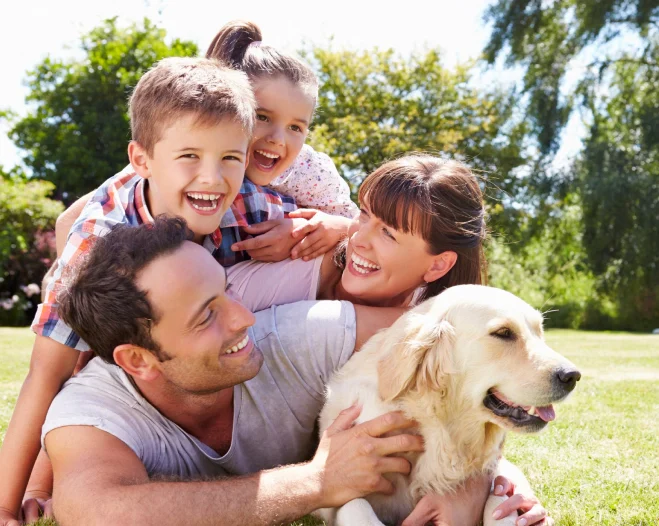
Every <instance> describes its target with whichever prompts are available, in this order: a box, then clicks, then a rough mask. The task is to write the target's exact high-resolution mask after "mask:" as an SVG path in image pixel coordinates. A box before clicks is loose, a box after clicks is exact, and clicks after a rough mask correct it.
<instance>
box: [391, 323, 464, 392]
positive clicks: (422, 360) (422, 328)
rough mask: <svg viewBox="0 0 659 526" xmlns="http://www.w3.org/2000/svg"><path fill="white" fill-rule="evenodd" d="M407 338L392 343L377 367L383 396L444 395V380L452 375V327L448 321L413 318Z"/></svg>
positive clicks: (407, 329) (407, 328) (408, 326)
mask: <svg viewBox="0 0 659 526" xmlns="http://www.w3.org/2000/svg"><path fill="white" fill-rule="evenodd" d="M405 332H406V334H407V336H406V337H405V338H404V339H403V340H402V341H398V342H392V345H391V346H390V348H389V349H386V350H385V353H384V356H383V358H382V359H381V360H380V362H379V363H378V377H379V390H380V396H381V397H382V399H383V400H394V399H395V398H397V397H399V396H400V395H402V394H403V393H405V392H407V391H409V390H412V389H419V390H431V391H442V390H444V389H445V386H444V382H443V379H444V377H445V376H446V375H447V374H450V373H451V372H453V361H452V359H451V349H452V347H453V339H454V330H453V326H452V325H451V324H450V323H449V322H448V321H446V320H440V321H435V322H432V323H429V320H428V317H427V316H424V315H412V316H410V321H409V323H408V325H407V326H406V331H405Z"/></svg>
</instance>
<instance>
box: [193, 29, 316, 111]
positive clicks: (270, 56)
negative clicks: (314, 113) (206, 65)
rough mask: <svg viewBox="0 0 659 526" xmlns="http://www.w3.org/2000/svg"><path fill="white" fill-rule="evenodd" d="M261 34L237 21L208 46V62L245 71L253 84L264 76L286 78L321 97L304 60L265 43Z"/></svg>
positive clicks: (312, 73) (314, 77) (314, 78)
mask: <svg viewBox="0 0 659 526" xmlns="http://www.w3.org/2000/svg"><path fill="white" fill-rule="evenodd" d="M262 39H263V37H262V36H261V30H260V29H259V28H258V26H257V25H256V24H254V23H252V22H247V21H244V20H234V21H233V22H229V23H228V24H226V25H225V26H224V27H222V29H220V31H219V32H218V33H217V35H215V38H214V39H213V41H212V42H211V43H210V46H208V51H206V58H213V59H218V60H221V61H222V62H224V63H225V64H227V65H228V66H230V67H232V68H234V69H238V70H241V71H244V72H245V73H247V76H248V77H249V78H250V80H254V79H258V78H260V77H263V76H266V75H267V76H277V75H283V76H284V77H285V78H287V79H288V80H290V81H291V82H292V83H293V84H295V85H299V86H301V87H302V88H303V89H308V90H309V91H311V92H312V94H313V95H314V99H315V98H316V97H317V93H318V79H317V78H316V75H315V74H314V72H313V71H312V70H311V68H310V67H309V66H307V65H306V64H305V63H304V62H302V61H301V60H299V59H297V58H295V57H293V56H291V55H287V54H285V53H282V52H280V51H277V50H276V49H275V48H274V47H272V46H267V45H264V44H263V43H262Z"/></svg>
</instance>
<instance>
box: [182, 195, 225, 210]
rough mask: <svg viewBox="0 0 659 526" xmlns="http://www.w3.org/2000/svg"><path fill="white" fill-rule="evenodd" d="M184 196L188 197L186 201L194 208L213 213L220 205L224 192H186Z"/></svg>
mask: <svg viewBox="0 0 659 526" xmlns="http://www.w3.org/2000/svg"><path fill="white" fill-rule="evenodd" d="M185 196H186V198H187V199H188V203H190V205H191V206H192V208H194V209H195V210H198V211H199V212H202V213H213V212H215V211H216V210H217V208H218V207H219V206H220V203H221V202H222V198H223V197H224V194H209V193H205V192H204V193H199V192H188V193H186V194H185Z"/></svg>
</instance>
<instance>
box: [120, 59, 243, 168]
mask: <svg viewBox="0 0 659 526" xmlns="http://www.w3.org/2000/svg"><path fill="white" fill-rule="evenodd" d="M129 111H130V129H131V133H132V138H133V140H134V141H137V142H138V143H139V144H140V145H141V146H142V147H143V148H144V149H145V150H146V152H147V154H148V155H149V156H153V148H154V146H155V145H156V143H157V142H158V141H159V140H160V139H162V134H163V131H164V130H165V128H167V127H168V126H170V125H171V124H172V122H173V121H175V120H176V119H180V118H181V117H182V116H184V115H189V114H192V115H196V116H197V119H198V123H199V124H201V125H215V124H217V123H219V122H220V121H222V120H225V119H228V120H233V121H234V122H237V123H239V124H240V125H241V126H242V127H243V129H244V130H245V134H246V135H247V136H249V137H251V135H252V130H253V128H254V119H255V111H256V102H255V100H254V93H253V91H252V88H251V86H250V83H249V80H248V79H247V76H246V75H245V74H244V73H242V72H240V71H236V70H234V69H232V68H228V67H226V66H223V65H222V63H221V62H219V61H217V60H210V59H205V58H166V59H163V60H161V61H160V62H158V63H157V64H156V65H155V66H153V67H152V68H151V69H150V70H149V71H147V72H146V73H145V74H144V75H143V76H142V78H141V79H140V81H139V82H138V83H137V86H135V90H134V91H133V94H132V95H131V97H130V103H129Z"/></svg>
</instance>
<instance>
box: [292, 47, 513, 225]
mask: <svg viewBox="0 0 659 526" xmlns="http://www.w3.org/2000/svg"><path fill="white" fill-rule="evenodd" d="M305 56H306V58H307V60H309V61H310V62H311V64H312V65H313V67H314V68H315V70H316V73H317V74H318V77H319V80H320V85H321V89H320V97H319V104H318V111H317V115H316V116H315V118H314V127H313V132H312V134H311V138H310V141H311V143H312V144H313V145H314V146H315V147H316V148H317V149H319V150H320V151H323V152H327V153H328V154H330V155H331V156H332V158H333V159H334V161H335V162H336V164H337V167H338V168H339V170H340V171H341V172H342V173H343V175H344V176H345V177H346V179H348V181H349V182H351V184H352V188H353V190H356V189H357V187H358V186H359V183H360V182H361V180H362V179H363V177H364V176H365V175H366V174H368V173H369V172H371V171H373V170H374V169H375V168H376V167H377V166H378V165H380V164H381V163H382V162H383V161H385V160H387V159H391V158H393V157H396V156H398V155H401V154H403V153H406V152H411V151H426V152H432V153H437V154H443V155H446V156H450V157H453V158H459V159H463V160H465V161H467V162H468V163H469V164H470V165H471V166H472V167H473V168H475V169H476V170H477V171H479V172H480V174H481V175H482V176H483V180H484V181H486V182H487V183H489V184H487V188H486V193H487V195H488V196H489V197H491V198H492V199H491V200H490V204H491V207H490V211H491V213H492V215H493V217H494V219H495V221H496V223H497V226H496V228H506V229H507V230H509V231H511V233H512V231H513V230H514V228H513V227H512V223H513V222H514V221H515V220H516V219H515V218H517V216H518V215H519V210H517V209H514V208H512V207H508V206H504V205H509V204H510V201H511V198H512V197H513V196H515V194H516V192H517V189H518V188H519V187H520V180H521V179H520V174H519V173H518V169H519V168H520V167H521V166H523V165H525V163H526V158H525V155H524V147H525V145H524V136H525V133H526V129H525V127H524V126H523V124H517V125H511V124H510V115H511V113H512V110H513V108H514V105H515V102H516V99H515V97H514V94H510V93H502V92H500V91H496V90H492V91H489V92H486V91H483V90H479V89H476V88H475V87H473V85H472V83H471V75H472V73H471V65H470V64H467V65H462V66H458V67H456V68H455V70H449V69H447V68H445V67H443V66H442V63H441V56H440V54H439V52H438V51H436V50H429V51H427V52H425V53H417V54H413V55H412V56H410V57H400V56H397V55H396V54H395V53H394V51H393V50H378V49H374V50H370V51H360V52H354V51H333V50H332V49H323V48H319V47H314V48H312V49H311V50H309V51H307V52H306V53H305Z"/></svg>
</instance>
